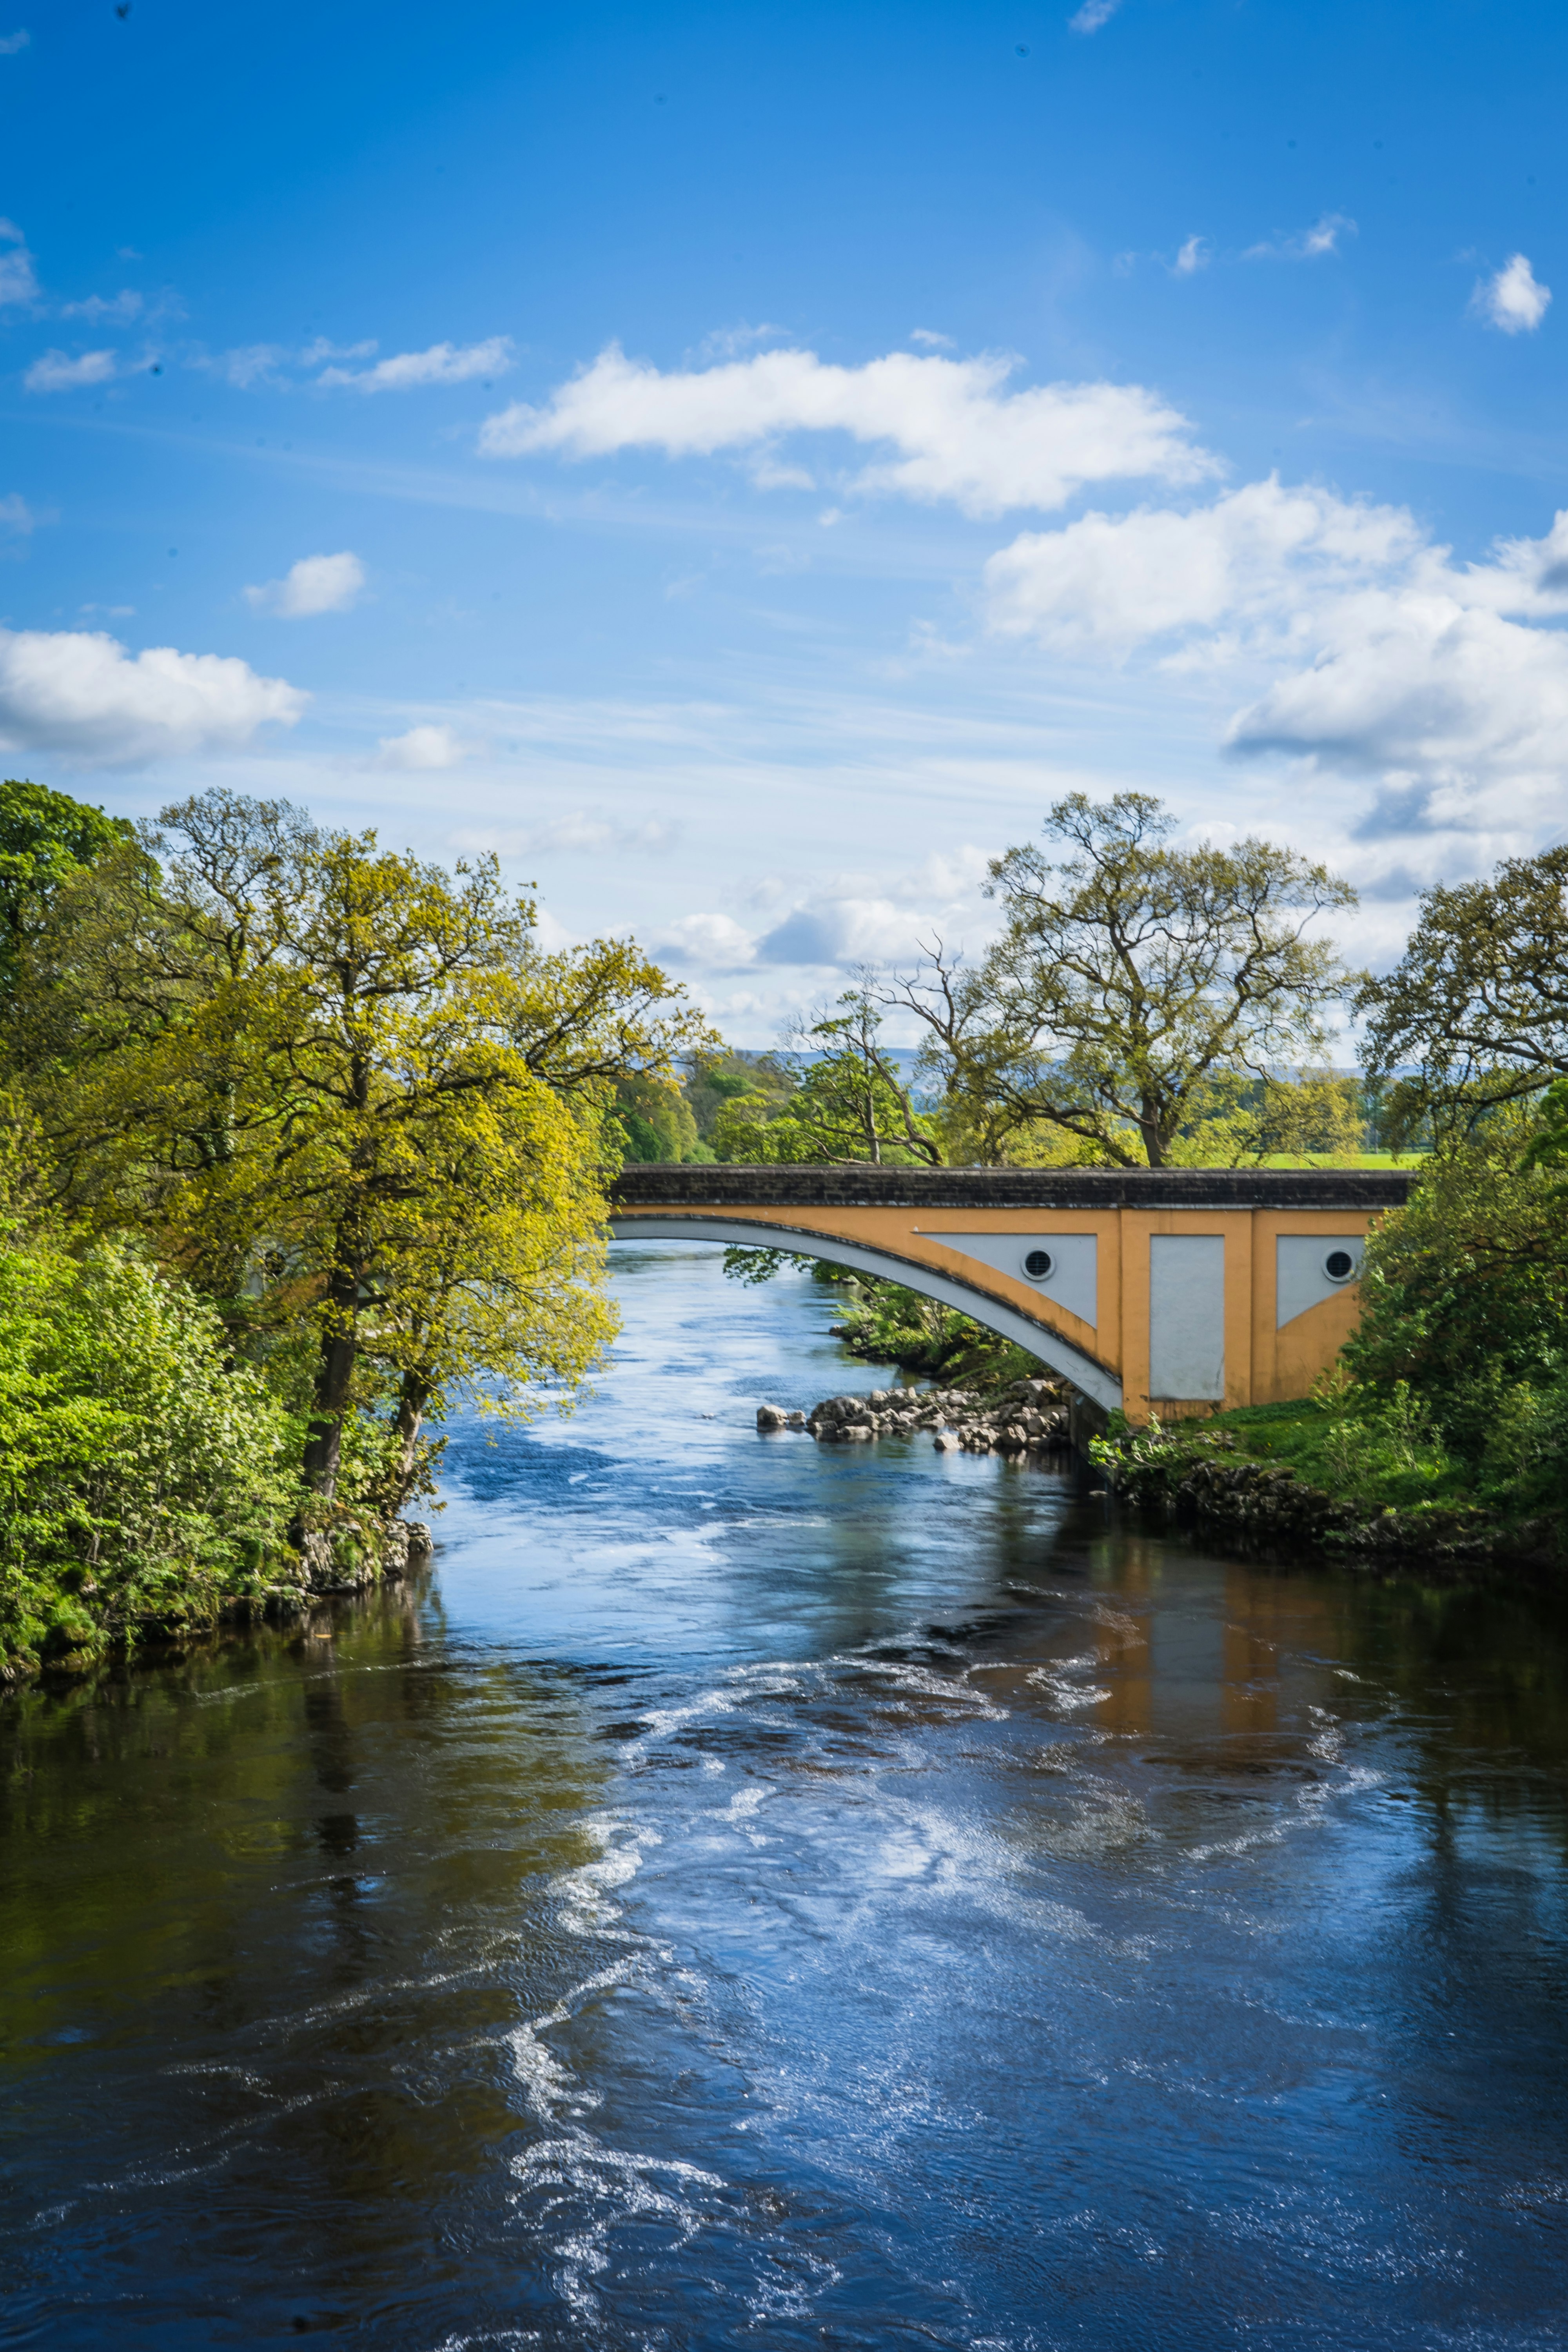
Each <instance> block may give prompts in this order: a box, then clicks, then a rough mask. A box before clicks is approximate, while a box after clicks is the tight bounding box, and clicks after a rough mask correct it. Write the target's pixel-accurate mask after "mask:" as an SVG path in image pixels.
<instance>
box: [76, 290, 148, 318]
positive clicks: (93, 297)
mask: <svg viewBox="0 0 1568 2352" xmlns="http://www.w3.org/2000/svg"><path fill="white" fill-rule="evenodd" d="M141 314H142V297H141V295H140V294H138V293H137V292H136V290H135V289H134V287H131V286H122V287H121V289H120V291H119V293H118V294H114V295H103V294H89V295H88V296H87V298H86V299H85V300H83V301H80V302H62V303H61V305H60V316H61V318H62V319H113V320H116V321H117V322H118V323H119V324H120V325H121V326H129V324H130V322H131V320H132V319H136V318H140V316H141Z"/></svg>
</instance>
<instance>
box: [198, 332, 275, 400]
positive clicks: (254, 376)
mask: <svg viewBox="0 0 1568 2352" xmlns="http://www.w3.org/2000/svg"><path fill="white" fill-rule="evenodd" d="M288 357H289V354H288V352H286V351H284V350H283V349H282V347H281V345H280V344H278V343H244V344H241V345H240V346H239V347H238V348H237V350H235V351H232V352H196V353H195V355H194V356H193V357H192V358H191V360H190V361H189V362H188V364H189V365H190V366H191V367H194V368H200V369H201V370H202V372H203V373H204V374H205V375H216V376H218V377H220V378H221V379H222V381H223V382H224V383H232V384H233V385H234V386H235V387H236V389H237V391H240V392H248V391H249V389H250V387H251V385H252V384H253V383H268V384H280V383H284V382H286V381H287V379H286V378H284V377H282V376H280V375H279V368H280V367H281V366H282V364H283V362H285V361H286V360H287V359H288Z"/></svg>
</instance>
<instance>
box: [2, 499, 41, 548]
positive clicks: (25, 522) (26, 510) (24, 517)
mask: <svg viewBox="0 0 1568 2352" xmlns="http://www.w3.org/2000/svg"><path fill="white" fill-rule="evenodd" d="M37 521H38V517H37V515H36V514H35V513H34V512H33V510H32V509H31V507H30V506H29V505H28V504H27V501H26V499H25V498H23V497H22V495H21V494H20V492H19V491H16V490H12V491H11V492H10V493H9V494H8V495H7V496H6V497H5V498H3V499H0V531H7V532H9V533H11V534H12V535H13V536H14V537H16V538H18V539H25V538H26V536H27V534H28V533H29V532H30V531H31V530H34V529H35V528H36V527H37Z"/></svg>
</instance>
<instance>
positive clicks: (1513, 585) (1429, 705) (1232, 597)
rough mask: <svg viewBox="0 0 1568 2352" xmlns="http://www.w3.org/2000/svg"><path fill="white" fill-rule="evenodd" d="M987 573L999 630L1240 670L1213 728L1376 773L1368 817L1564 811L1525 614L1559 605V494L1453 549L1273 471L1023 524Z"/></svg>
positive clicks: (1455, 817)
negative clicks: (1540, 517) (1162, 499)
mask: <svg viewBox="0 0 1568 2352" xmlns="http://www.w3.org/2000/svg"><path fill="white" fill-rule="evenodd" d="M986 587H987V590H988V592H989V595H990V599H991V603H990V619H991V623H992V625H993V627H994V628H995V629H996V630H998V631H1000V632H1001V633H1002V634H1004V635H1014V636H1018V637H1033V638H1035V639H1036V640H1037V641H1038V642H1040V643H1042V644H1043V645H1045V646H1049V647H1051V648H1052V649H1054V650H1056V651H1058V652H1059V653H1068V654H1077V655H1079V656H1096V655H1098V656H1101V657H1109V658H1111V659H1114V660H1116V661H1119V662H1120V661H1125V660H1127V659H1128V658H1129V657H1131V656H1133V655H1134V654H1136V653H1139V652H1142V653H1144V654H1146V655H1148V656H1151V657H1152V659H1153V660H1154V661H1155V662H1156V663H1157V664H1159V665H1161V666H1163V667H1164V668H1165V669H1166V670H1167V671H1168V672H1181V671H1187V672H1189V673H1190V672H1193V671H1195V670H1207V671H1210V672H1213V673H1215V674H1216V675H1218V676H1219V677H1223V676H1224V675H1225V673H1226V671H1227V670H1231V671H1235V672H1238V673H1239V674H1240V675H1242V676H1244V677H1247V678H1248V679H1249V680H1250V682H1251V684H1252V687H1253V693H1252V698H1251V699H1249V700H1248V701H1247V703H1246V704H1245V705H1244V707H1243V708H1242V709H1239V710H1237V711H1236V713H1235V715H1234V716H1233V718H1232V719H1231V720H1230V723H1229V725H1228V727H1227V728H1226V730H1225V740H1226V745H1227V747H1228V748H1229V749H1230V750H1231V751H1234V752H1237V753H1258V752H1265V751H1274V752H1283V753H1287V754H1290V755H1293V756H1295V757H1298V758H1300V759H1302V760H1304V761H1307V762H1308V763H1310V765H1311V766H1313V767H1315V768H1318V769H1321V770H1325V771H1332V772H1337V773H1340V774H1342V775H1346V776H1352V777H1358V778H1365V777H1369V776H1371V777H1376V778H1378V779H1380V780H1381V782H1382V786H1383V793H1382V798H1381V800H1380V803H1379V811H1380V812H1381V813H1379V814H1374V815H1373V818H1372V819H1370V820H1369V824H1370V828H1371V829H1372V830H1373V831H1376V830H1378V829H1380V828H1383V829H1386V830H1388V831H1390V832H1397V831H1406V832H1415V831H1422V830H1426V831H1430V830H1432V829H1434V828H1436V829H1447V830H1450V831H1460V832H1465V831H1469V832H1474V831H1476V830H1478V829H1482V830H1484V829H1487V828H1491V829H1493V830H1498V829H1500V830H1501V831H1503V832H1509V831H1510V829H1517V828H1518V827H1520V826H1521V825H1524V826H1526V827H1528V826H1530V825H1532V824H1539V823H1540V822H1541V821H1542V820H1543V819H1544V817H1545V816H1546V815H1547V814H1550V813H1551V812H1552V811H1553V810H1556V811H1557V812H1558V813H1559V815H1560V812H1561V806H1562V789H1563V786H1562V778H1563V745H1564V742H1565V741H1568V637H1565V636H1564V635H1563V633H1562V632H1561V630H1560V629H1558V628H1557V627H1555V626H1541V625H1539V624H1542V623H1548V624H1550V623H1553V622H1555V621H1557V620H1558V619H1560V618H1561V617H1562V616H1563V615H1564V614H1568V510H1564V512H1563V513H1562V514H1560V515H1559V516H1558V517H1557V518H1556V520H1555V521H1554V522H1553V524H1552V529H1551V530H1550V531H1548V532H1547V533H1546V534H1545V536H1544V537H1542V538H1541V539H1538V540H1506V541H1499V542H1498V543H1497V544H1496V545H1495V546H1494V547H1493V549H1492V550H1491V551H1490V553H1489V556H1488V558H1487V559H1486V560H1485V561H1484V562H1479V563H1469V564H1463V565H1459V564H1456V563H1455V562H1453V560H1452V558H1451V555H1450V553H1449V551H1448V550H1447V549H1446V548H1444V547H1441V546H1437V545H1436V544H1434V542H1433V541H1431V540H1430V539H1429V538H1428V537H1427V536H1426V533H1425V532H1424V531H1423V530H1422V529H1421V528H1420V526H1419V525H1418V524H1417V522H1416V521H1415V518H1414V517H1413V516H1412V515H1410V514H1409V513H1408V512H1407V511H1406V510H1405V509H1403V508H1396V507H1379V506H1373V505H1369V504H1363V503H1358V502H1353V501H1350V500H1346V499H1341V498H1339V497H1338V496H1337V495H1336V494H1335V493H1333V492H1332V491H1330V490H1325V489H1321V488H1298V489H1287V488H1283V487H1281V485H1280V484H1279V481H1278V480H1276V479H1273V478H1270V479H1269V480H1268V481H1267V482H1256V483H1250V484H1248V485H1247V487H1246V488H1242V489H1239V490H1235V491H1231V492H1229V493H1227V494H1226V496H1225V497H1224V498H1221V499H1217V500H1215V502H1214V503H1213V504H1212V505H1210V506H1207V507H1203V508H1199V509H1194V510H1191V511H1188V512H1185V513H1182V512H1177V511H1174V510H1163V511H1162V510H1156V509H1148V508H1142V509H1138V510H1136V511H1135V512H1133V513H1131V514H1128V515H1124V516H1121V517H1120V518H1111V517H1110V516H1107V515H1103V514H1091V515H1086V516H1084V517H1083V518H1082V519H1081V520H1079V521H1077V522H1074V523H1072V524H1070V525H1069V526H1068V527H1067V528H1066V529H1065V530H1058V531H1039V532H1026V533H1025V534H1023V535H1022V536H1021V537H1020V538H1019V539H1017V540H1016V541H1015V542H1014V544H1013V545H1012V546H1011V547H1010V548H1007V549H1005V550H1004V551H1001V552H1000V553H999V554H997V555H995V556H994V557H993V558H992V560H991V562H990V563H989V564H988V566H987V567H986ZM1270 672H1272V673H1274V675H1273V677H1272V678H1270V677H1269V673H1270ZM1259 686H1261V688H1262V690H1261V691H1258V690H1257V688H1258V687H1259Z"/></svg>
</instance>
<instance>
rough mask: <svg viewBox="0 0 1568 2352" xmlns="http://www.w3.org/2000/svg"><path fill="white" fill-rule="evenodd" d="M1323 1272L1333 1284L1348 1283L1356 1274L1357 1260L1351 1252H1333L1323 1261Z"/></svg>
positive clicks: (1343, 1250)
mask: <svg viewBox="0 0 1568 2352" xmlns="http://www.w3.org/2000/svg"><path fill="white" fill-rule="evenodd" d="M1323 1272H1324V1273H1325V1274H1326V1275H1327V1276H1328V1277H1329V1280H1330V1281H1331V1282H1348V1281H1349V1280H1350V1278H1351V1276H1352V1274H1353V1273H1354V1272H1355V1260H1354V1258H1353V1257H1352V1255H1351V1254H1350V1252H1349V1250H1345V1249H1334V1250H1331V1251H1330V1252H1329V1254H1328V1256H1327V1257H1326V1258H1325V1259H1324V1260H1323Z"/></svg>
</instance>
